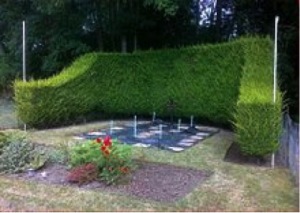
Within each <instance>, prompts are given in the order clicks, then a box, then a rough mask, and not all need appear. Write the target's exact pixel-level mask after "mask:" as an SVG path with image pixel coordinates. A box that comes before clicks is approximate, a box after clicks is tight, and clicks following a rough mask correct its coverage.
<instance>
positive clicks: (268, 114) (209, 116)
mask: <svg viewBox="0 0 300 213" xmlns="http://www.w3.org/2000/svg"><path fill="white" fill-rule="evenodd" d="M271 47H272V45H271V41H270V39H269V38H243V39H239V40H236V41H233V42H229V43H223V44H217V45H205V46H193V47H188V48H182V49H172V50H160V51H148V52H138V53H134V54H115V53H110V54H107V53H106V54H104V53H90V54H86V55H84V56H82V57H80V58H79V59H78V60H76V61H75V62H74V63H73V64H72V65H71V66H70V67H68V68H66V69H65V70H63V71H62V72H61V73H60V74H59V75H57V76H54V77H52V78H49V79H46V80H37V81H30V82H27V83H23V82H21V81H16V82H15V84H14V88H15V100H16V103H17V112H18V116H19V117H20V119H21V120H22V121H23V122H25V123H27V124H28V125H31V126H34V127H50V126H57V125H61V124H63V123H66V122H69V121H73V120H74V119H76V118H78V117H83V116H87V115H89V114H91V113H94V115H96V114H97V116H98V117H105V116H106V117H107V116H115V115H118V116H120V115H122V116H133V115H134V114H137V115H139V116H141V115H149V116H150V115H151V114H152V112H153V111H155V112H156V113H157V115H158V116H160V117H168V116H169V112H168V110H167V107H166V105H167V102H168V101H169V100H170V99H173V100H174V101H175V103H176V108H175V111H174V114H175V116H177V117H181V118H188V117H189V116H191V115H194V116H195V117H196V118H197V119H198V120H201V119H205V120H208V121H211V122H214V123H218V124H230V123H233V124H234V127H235V131H236V134H237V142H238V143H239V144H240V147H241V149H242V151H243V152H244V153H245V154H249V155H256V156H262V155H265V154H267V153H271V152H273V151H274V150H275V149H276V147H277V139H278V135H279V133H280V124H281V102H282V97H281V94H280V92H278V98H277V102H276V104H275V105H274V104H273V103H272V97H273V95H272V90H273V74H272V48H271Z"/></svg>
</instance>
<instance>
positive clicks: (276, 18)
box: [271, 16, 279, 168]
mask: <svg viewBox="0 0 300 213" xmlns="http://www.w3.org/2000/svg"><path fill="white" fill-rule="evenodd" d="M278 22H279V16H276V17H275V38H274V43H275V44H274V64H273V69H274V71H273V72H274V80H273V81H274V82H273V84H274V85H273V102H274V104H275V103H276V86H277V34H278ZM274 166H275V153H274V152H273V154H272V159H271V167H272V168H274Z"/></svg>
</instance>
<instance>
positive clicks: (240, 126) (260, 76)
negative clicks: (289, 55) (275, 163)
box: [234, 38, 282, 157]
mask: <svg viewBox="0 0 300 213" xmlns="http://www.w3.org/2000/svg"><path fill="white" fill-rule="evenodd" d="M242 44H243V49H244V54H245V63H244V66H243V77H242V79H241V86H240V95H239V99H238V102H237V111H236V114H235V116H234V117H235V121H234V126H235V132H236V136H237V141H236V142H237V143H238V144H239V146H240V148H241V150H242V152H243V153H244V154H246V155H254V156H257V157H263V156H265V155H267V154H270V153H272V152H274V151H275V150H276V149H277V148H278V139H279V137H280V134H281V129H282V126H281V125H282V120H281V119H282V112H281V110H282V94H281V93H280V92H279V88H277V94H276V103H275V104H274V103H273V69H272V61H273V58H272V43H271V41H270V40H269V39H258V38H256V39H251V40H247V42H246V43H243V42H242Z"/></svg>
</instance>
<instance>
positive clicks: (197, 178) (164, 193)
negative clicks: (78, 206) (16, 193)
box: [11, 161, 212, 202]
mask: <svg viewBox="0 0 300 213" xmlns="http://www.w3.org/2000/svg"><path fill="white" fill-rule="evenodd" d="M137 164H138V169H136V170H135V171H134V172H133V173H132V174H131V175H130V176H128V177H126V178H125V179H123V180H122V181H121V182H120V183H119V184H117V185H106V184H105V183H103V182H101V181H93V182H90V183H87V184H84V185H81V186H79V185H77V184H74V183H69V182H68V181H67V180H66V176H67V175H68V172H69V171H68V169H67V167H66V166H64V165H59V164H51V165H47V166H45V167H44V168H43V169H40V170H38V171H36V172H26V173H19V174H13V175H11V176H12V177H13V178H20V179H25V180H30V181H38V182H42V183H45V184H59V185H66V186H71V187H79V188H82V189H84V190H101V191H108V192H113V193H118V194H126V195H131V196H135V197H138V198H144V199H150V200H154V201H160V202H174V201H176V200H178V199H181V198H183V197H184V196H186V195H187V194H188V193H190V192H191V191H192V190H193V189H194V188H196V187H197V186H198V185H199V184H201V183H202V182H203V181H204V180H206V179H207V178H208V177H209V176H210V175H211V174H212V173H211V172H208V171H201V170H196V169H192V168H186V167H178V166H173V165H168V164H161V163H151V162H141V161H139V162H138V163H137Z"/></svg>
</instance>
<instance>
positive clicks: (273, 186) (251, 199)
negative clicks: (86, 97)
mask: <svg viewBox="0 0 300 213" xmlns="http://www.w3.org/2000/svg"><path fill="white" fill-rule="evenodd" d="M106 125H108V123H107V122H97V123H92V124H87V125H79V126H73V127H66V128H59V129H50V130H43V131H34V130H31V131H29V132H28V134H29V138H30V139H31V140H32V141H33V142H37V143H42V144H49V145H53V146H58V145H59V144H60V143H66V142H68V143H72V142H73V140H72V134H74V133H79V132H84V131H88V130H93V129H96V128H99V127H101V126H106ZM233 137H234V136H233V133H232V132H229V131H224V130H221V131H220V132H219V133H218V134H216V135H214V136H213V137H210V138H208V139H206V140H205V141H203V143H199V144H198V145H196V146H194V147H193V148H191V149H188V150H186V151H184V152H181V153H172V152H168V151H163V150H158V149H151V148H148V149H145V148H134V155H135V158H144V159H145V160H148V161H153V162H164V163H169V164H172V165H179V166H185V167H192V168H196V169H201V170H210V171H213V175H212V176H211V177H210V178H209V179H208V180H206V181H205V182H204V183H203V184H201V185H199V186H197V187H196V188H195V189H194V190H193V191H192V192H191V193H190V194H188V195H187V196H186V197H184V198H183V199H181V200H179V201H177V202H175V203H160V202H154V201H151V200H144V199H140V198H136V197H130V196H127V195H122V194H118V193H112V192H107V191H99V190H85V189H79V188H72V187H68V186H59V185H52V186H49V185H45V184H42V183H35V182H30V181H23V180H13V179H11V178H8V177H6V176H0V197H1V199H0V206H2V208H3V210H5V209H7V206H9V207H10V209H12V210H14V211H25V210H31V211H298V210H299V206H298V199H297V198H298V193H297V188H295V186H294V185H293V183H292V181H291V176H290V174H289V172H288V170H287V169H285V168H280V167H278V168H275V169H271V168H267V167H257V166H250V165H238V164H233V163H229V162H224V161H223V158H224V155H225V153H226V150H227V149H228V147H229V146H230V144H231V143H232V141H233ZM1 204H3V205H1ZM0 210H2V209H1V207H0Z"/></svg>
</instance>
